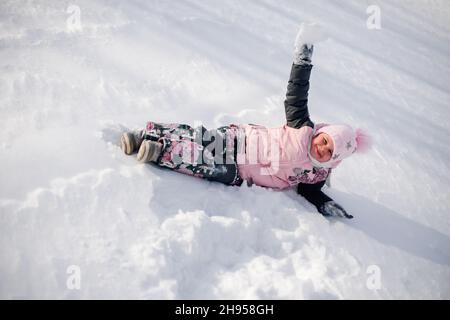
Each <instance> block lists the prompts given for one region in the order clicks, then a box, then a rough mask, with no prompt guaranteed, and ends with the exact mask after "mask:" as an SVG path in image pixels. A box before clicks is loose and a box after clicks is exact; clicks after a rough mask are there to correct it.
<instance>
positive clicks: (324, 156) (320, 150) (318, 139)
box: [310, 132, 334, 162]
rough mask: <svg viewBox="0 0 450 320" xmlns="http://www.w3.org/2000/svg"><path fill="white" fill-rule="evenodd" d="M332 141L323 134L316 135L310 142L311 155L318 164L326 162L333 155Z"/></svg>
mask: <svg viewBox="0 0 450 320" xmlns="http://www.w3.org/2000/svg"><path fill="white" fill-rule="evenodd" d="M333 149H334V145H333V140H331V138H330V136H329V135H328V134H326V133H324V132H321V133H319V134H318V135H316V136H315V137H314V138H313V139H312V142H311V150H310V152H311V155H312V156H313V157H314V159H316V160H317V161H319V162H327V161H328V160H330V158H331V155H332V154H333Z"/></svg>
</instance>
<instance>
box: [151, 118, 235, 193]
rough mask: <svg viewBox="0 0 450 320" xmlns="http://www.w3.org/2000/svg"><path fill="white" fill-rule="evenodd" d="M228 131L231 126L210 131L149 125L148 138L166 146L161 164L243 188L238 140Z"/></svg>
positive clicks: (159, 161) (178, 126)
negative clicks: (238, 160)
mask: <svg viewBox="0 0 450 320" xmlns="http://www.w3.org/2000/svg"><path fill="white" fill-rule="evenodd" d="M227 130H230V129H229V127H221V128H218V129H215V130H209V131H208V130H206V128H204V127H203V126H199V127H196V128H192V127H190V126H188V125H181V124H169V125H167V124H157V123H149V124H147V131H146V138H148V139H155V140H156V139H158V140H157V141H159V142H161V143H162V144H163V147H162V153H161V155H160V158H159V159H158V161H156V163H157V164H158V165H160V166H162V167H166V168H169V169H172V170H174V171H177V172H180V173H184V174H188V175H192V176H196V177H200V178H203V179H206V180H210V181H217V182H221V183H224V184H228V185H240V184H241V183H242V179H241V178H240V176H239V174H238V168H237V164H236V161H235V157H234V154H235V153H234V145H235V143H234V142H235V141H234V138H229V135H228V134H227V132H228V131H227ZM158 136H159V138H157V137H158Z"/></svg>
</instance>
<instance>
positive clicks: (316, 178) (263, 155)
mask: <svg viewBox="0 0 450 320" xmlns="http://www.w3.org/2000/svg"><path fill="white" fill-rule="evenodd" d="M240 127H241V128H243V129H244V130H245V140H246V143H245V152H238V155H237V163H238V169H239V173H240V175H241V177H242V178H243V179H244V180H247V181H248V182H250V183H254V184H256V185H259V186H264V187H271V188H278V189H284V188H287V187H290V186H295V185H297V184H298V183H307V184H314V183H317V182H320V181H324V180H326V178H327V176H328V174H329V172H330V169H327V168H315V167H313V165H312V163H311V160H310V159H309V157H308V148H309V143H310V140H311V138H312V135H313V128H311V127H310V126H303V127H301V128H299V129H296V128H292V127H289V126H288V125H283V126H280V127H275V128H266V127H264V126H259V125H247V124H244V125H240Z"/></svg>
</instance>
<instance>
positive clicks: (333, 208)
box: [318, 201, 353, 219]
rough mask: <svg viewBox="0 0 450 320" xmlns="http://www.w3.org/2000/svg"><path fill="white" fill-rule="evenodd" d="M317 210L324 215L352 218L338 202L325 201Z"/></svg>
mask: <svg viewBox="0 0 450 320" xmlns="http://www.w3.org/2000/svg"><path fill="white" fill-rule="evenodd" d="M318 210H319V212H320V213H321V214H323V215H324V216H326V217H340V218H344V217H345V218H347V219H352V218H353V216H352V215H350V214H348V213H347V211H345V210H344V208H342V207H341V206H340V205H339V204H337V203H336V202H334V201H327V202H325V203H324V204H322V205H321V206H320V207H319V208H318Z"/></svg>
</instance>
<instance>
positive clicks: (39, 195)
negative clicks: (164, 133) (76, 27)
mask: <svg viewBox="0 0 450 320" xmlns="http://www.w3.org/2000/svg"><path fill="white" fill-rule="evenodd" d="M373 2H375V4H377V5H378V6H379V7H380V9H381V30H369V29H368V28H367V27H366V20H367V18H368V14H367V13H366V9H367V7H368V6H369V5H371V4H374V3H373ZM70 5H76V6H79V8H80V13H81V26H82V30H80V31H78V32H71V30H70V29H69V28H68V26H67V19H68V18H69V17H70V16H71V15H72V14H71V13H68V12H67V9H68V8H69V6H70ZM449 18H450V4H449V2H448V1H446V0H442V1H425V0H424V1H395V2H394V1H379V0H378V1H361V0H346V1H316V0H309V1H297V0H295V1H294V0H292V1H287V0H286V1H278V0H254V1H239V0H227V1H219V0H215V1H201V0H177V1H145V0H133V1H119V0H116V1H106V0H105V1H87V0H85V1H82V0H77V1H73V2H72V1H26V2H25V1H24V2H19V1H5V0H2V1H1V2H0V68H1V69H0V70H1V72H0V112H1V117H0V148H1V152H0V164H1V171H0V174H1V176H0V181H1V183H0V298H4V299H5V298H6V299H16V298H58V299H61V298H62V299H64V298H66V299H67V298H69V299H85V298H120V299H122V298H138V299H142V298H144V299H154V298H160V299H165V298H169V299H172V298H174V299H181V298H190V299H202V298H210V299H216V298H230V299H239V298H250V299H253V298H254V299H275V298H276V299H303V298H305V299H316V298H317V299H341V298H355V299H361V298H370V299H372V298H374V299H379V298H383V299H391V298H401V299H407V298H445V299H448V298H450V219H449V208H450V190H449V185H450V183H449V182H450V181H449V163H450V161H449V160H450V147H449V131H450V126H449V121H450V109H449V102H450V88H449V83H450V61H449V57H450V26H449V22H450V19H449ZM302 21H316V22H319V23H321V24H323V25H324V26H325V27H326V28H327V30H328V32H329V33H330V36H331V37H330V39H328V40H327V41H325V42H323V43H320V44H318V45H317V46H316V48H315V52H314V56H313V63H314V68H313V74H312V78H311V91H310V113H311V116H312V119H313V120H314V121H316V122H325V121H326V122H331V123H335V122H338V123H342V122H343V123H349V124H353V125H356V126H361V127H363V128H366V129H367V130H368V131H370V132H371V133H372V135H373V136H374V139H375V143H376V144H375V147H374V149H373V151H371V153H369V154H367V155H362V156H355V157H354V158H352V159H349V160H346V161H345V162H344V163H343V164H342V165H341V166H340V167H339V168H338V169H337V170H335V172H334V174H333V177H332V188H331V189H325V192H326V193H327V194H329V195H330V196H331V197H333V198H334V199H335V200H336V201H337V202H338V203H340V204H341V205H343V206H344V207H345V208H346V209H347V210H348V211H349V213H351V214H353V215H354V216H355V219H353V220H339V219H326V218H324V217H322V216H321V215H320V214H318V213H317V212H316V211H315V208H314V207H313V206H312V205H310V204H309V203H308V202H306V200H305V199H303V198H301V197H300V196H298V195H297V194H296V193H295V190H288V191H283V192H280V191H275V190H270V189H264V188H261V187H255V186H254V187H251V188H249V187H247V186H243V187H241V188H238V187H227V186H224V185H220V184H218V183H209V182H206V181H203V180H200V179H196V178H192V177H189V176H185V175H181V174H177V173H173V172H170V171H168V170H164V169H162V168H157V167H154V166H151V165H140V164H138V163H137V162H136V160H135V159H134V158H133V157H128V156H125V155H123V154H122V152H121V150H120V148H119V147H118V145H117V140H118V137H119V134H120V132H121V131H122V130H123V129H124V127H142V126H143V125H144V124H145V122H146V121H147V120H154V121H159V122H181V123H189V124H199V123H201V122H202V123H203V124H204V125H205V126H207V127H208V128H212V127H215V126H220V125H225V124H229V123H259V124H264V125H267V126H278V125H281V124H283V123H284V121H285V119H284V109H283V100H284V95H285V92H286V84H287V79H288V76H289V71H290V66H291V62H292V52H293V41H294V39H295V36H296V33H297V31H298V27H299V25H300V23H301V22H302ZM72 265H75V266H78V267H79V268H80V270H81V288H80V290H71V289H70V288H69V287H67V285H66V282H67V279H68V277H69V276H70V275H71V273H70V272H69V273H68V272H67V271H68V267H69V266H72ZM373 266H375V267H373ZM373 268H375V270H379V271H380V273H379V274H378V275H379V276H380V277H379V280H380V282H379V283H380V285H381V286H380V287H379V289H376V288H374V287H373V286H371V285H370V283H372V282H370V281H371V279H373V278H371V276H374V274H372V273H371V272H372V271H371V270H374V269H373ZM368 284H369V285H368Z"/></svg>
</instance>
